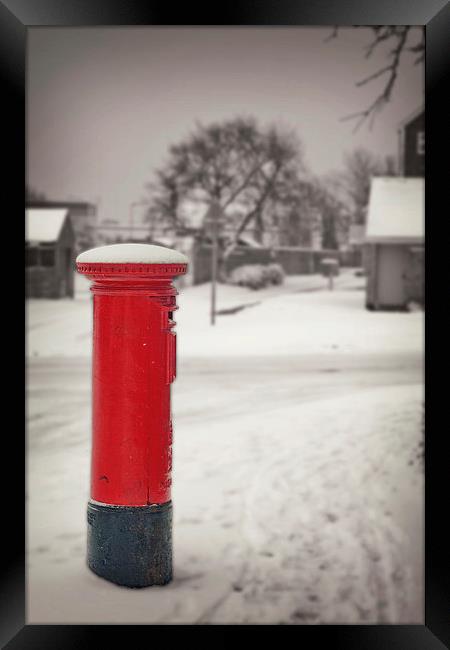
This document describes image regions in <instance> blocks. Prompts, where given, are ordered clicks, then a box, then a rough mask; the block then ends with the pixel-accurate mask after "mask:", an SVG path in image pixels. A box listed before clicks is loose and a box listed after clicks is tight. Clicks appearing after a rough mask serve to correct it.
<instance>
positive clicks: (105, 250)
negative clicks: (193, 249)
mask: <svg viewBox="0 0 450 650" xmlns="http://www.w3.org/2000/svg"><path fill="white" fill-rule="evenodd" d="M76 261H77V262H80V263H84V264H86V263H88V264H90V263H95V262H104V263H107V264H108V263H109V264H186V263H187V261H188V258H187V257H186V255H183V253H179V252H178V251H174V250H173V249H172V248H165V247H164V246H156V245H155V244H110V245H109V246H99V247H98V248H90V249H89V250H87V251H84V253H80V254H79V255H78V257H77V260H76Z"/></svg>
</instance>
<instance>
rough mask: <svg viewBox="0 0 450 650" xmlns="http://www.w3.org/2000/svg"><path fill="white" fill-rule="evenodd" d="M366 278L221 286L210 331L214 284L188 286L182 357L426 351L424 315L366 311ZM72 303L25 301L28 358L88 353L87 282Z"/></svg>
mask: <svg viewBox="0 0 450 650" xmlns="http://www.w3.org/2000/svg"><path fill="white" fill-rule="evenodd" d="M364 283H365V279H364V278H357V277H355V276H354V273H353V272H348V271H346V272H344V273H341V275H339V276H338V277H337V278H335V287H336V288H335V290H334V291H328V289H327V287H328V280H327V278H324V277H322V276H321V275H314V276H288V277H287V278H286V280H285V284H284V285H282V286H281V287H271V288H267V289H263V290H260V291H251V290H249V289H245V288H242V287H234V286H227V285H219V286H218V289H217V296H218V303H217V309H218V311H221V310H225V311H226V310H230V309H231V310H232V309H233V308H236V307H238V308H239V307H240V306H243V305H247V307H245V308H244V309H242V310H241V311H239V312H238V313H236V314H228V315H226V314H224V315H219V316H218V317H217V320H216V325H215V326H214V327H211V326H210V314H209V308H210V303H209V299H210V292H211V285H210V284H203V285H199V286H195V287H189V288H183V289H181V290H180V293H179V295H178V296H177V302H178V305H179V307H180V308H179V310H177V311H176V312H175V320H176V321H177V323H178V327H177V338H178V358H179V359H182V358H184V357H229V356H237V357H239V356H242V355H245V356H261V355H263V356H267V355H269V356H271V355H287V356H289V355H292V354H300V355H302V356H305V355H310V354H316V353H330V352H332V353H338V354H339V353H351V352H354V353H357V352H358V351H362V352H369V351H372V352H373V353H382V352H387V351H390V352H395V351H397V352H399V353H401V352H405V351H411V350H412V351H415V350H418V349H421V345H422V339H423V314H422V313H421V312H416V313H390V312H369V311H367V310H366V309H365V307H364V291H363V287H364ZM76 286H77V293H76V299H75V300H70V299H67V300H29V301H28V302H27V320H28V336H27V354H28V356H30V357H51V356H65V357H67V356H77V357H80V356H84V357H89V356H90V355H91V347H92V304H91V302H90V292H89V282H88V281H87V280H86V278H84V277H83V276H80V275H79V274H77V276H76Z"/></svg>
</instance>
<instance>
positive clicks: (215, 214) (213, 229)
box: [204, 202, 224, 325]
mask: <svg viewBox="0 0 450 650" xmlns="http://www.w3.org/2000/svg"><path fill="white" fill-rule="evenodd" d="M223 222H224V215H223V211H222V208H221V207H220V205H219V203H217V202H213V203H211V205H210V207H209V210H208V212H207V213H206V215H205V222H204V225H205V232H206V233H207V234H209V235H210V237H211V239H212V255H211V325H215V322H216V287H217V266H218V259H219V225H222V224H223Z"/></svg>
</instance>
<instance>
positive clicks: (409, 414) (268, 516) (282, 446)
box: [27, 352, 423, 624]
mask: <svg viewBox="0 0 450 650" xmlns="http://www.w3.org/2000/svg"><path fill="white" fill-rule="evenodd" d="M421 366H422V363H421V355H420V353H419V352H417V353H416V354H413V353H411V352H405V353H399V354H395V355H393V354H392V353H380V354H374V353H369V354H360V355H354V354H348V355H346V354H344V353H341V354H331V353H327V354H321V355H313V354H312V355H309V356H305V357H299V356H292V357H288V356H264V357H258V356H256V355H253V356H252V357H251V358H237V357H236V358H231V357H223V358H216V359H207V358H193V357H191V358H186V359H182V360H181V361H180V364H179V372H178V378H177V381H176V382H175V384H174V387H173V413H174V424H175V436H174V491H173V498H174V504H175V509H174V515H175V521H174V564H175V566H174V569H175V579H174V581H173V583H171V584H170V585H169V586H167V587H163V588H158V587H155V588H150V589H146V590H127V589H124V588H120V587H117V586H114V585H111V584H109V583H107V582H105V581H103V580H102V579H100V578H98V577H96V576H95V575H93V574H92V573H90V572H89V571H88V569H87V568H86V566H85V534H86V532H85V531H86V525H85V508H86V501H87V498H88V483H89V476H88V475H89V438H90V404H89V402H90V368H89V361H88V360H87V359H85V360H83V359H70V358H59V359H58V358H54V359H42V360H33V361H32V362H30V364H29V367H28V390H29V399H28V418H29V429H28V448H29V453H28V485H27V494H28V506H29V507H28V522H29V523H28V544H27V547H28V551H29V553H28V580H27V585H28V616H27V621H28V622H29V623H33V622H36V623H37V622H40V623H57V622H66V623H71V622H72V623H83V622H98V623H102V622H105V623H106V622H111V623H122V622H124V623H126V622H136V623H138V622H142V623H144V622H145V623H151V622H263V623H269V622H275V623H278V622H281V623H283V622H284V623H299V624H304V623H322V622H336V623H356V622H361V623H367V622H397V623H399V622H416V623H419V622H422V620H423V614H422V609H423V608H422V604H423V603H422V600H423V593H422V588H423V579H422V552H423V544H422V525H423V513H422V506H423V494H422V490H423V474H422V466H421V461H420V444H421V436H422V432H421V431H422V430H421V404H422V367H421Z"/></svg>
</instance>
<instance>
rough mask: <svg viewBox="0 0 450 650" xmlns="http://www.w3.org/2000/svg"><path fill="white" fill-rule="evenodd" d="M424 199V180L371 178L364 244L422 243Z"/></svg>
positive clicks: (397, 177) (385, 177) (393, 177)
mask: <svg viewBox="0 0 450 650" xmlns="http://www.w3.org/2000/svg"><path fill="white" fill-rule="evenodd" d="M424 199H425V188H424V179H423V178H404V177H400V176H392V177H388V176H377V177H375V178H373V179H372V183H371V186H370V198H369V210H368V214H367V227H366V237H365V241H366V242H380V243H381V242H388V243H396V242H398V243H402V242H405V243H410V242H411V243H415V242H421V241H422V240H423V239H424V216H425V210H424Z"/></svg>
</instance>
